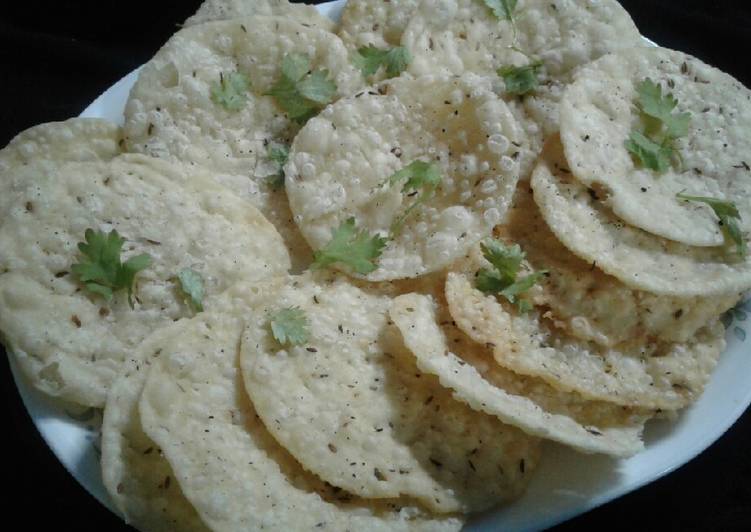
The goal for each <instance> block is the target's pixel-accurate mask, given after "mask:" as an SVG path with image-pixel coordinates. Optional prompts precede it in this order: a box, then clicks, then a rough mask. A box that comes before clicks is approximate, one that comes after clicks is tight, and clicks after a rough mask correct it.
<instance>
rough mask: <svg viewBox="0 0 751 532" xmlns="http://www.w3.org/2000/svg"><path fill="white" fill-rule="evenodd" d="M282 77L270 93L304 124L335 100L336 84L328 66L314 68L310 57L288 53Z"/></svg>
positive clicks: (290, 114) (279, 104)
mask: <svg viewBox="0 0 751 532" xmlns="http://www.w3.org/2000/svg"><path fill="white" fill-rule="evenodd" d="M281 70H282V72H281V76H280V77H279V79H278V80H277V82H276V83H275V84H274V86H273V87H271V90H269V92H268V93H266V94H267V95H268V96H273V98H274V101H276V103H277V105H278V106H279V107H281V108H282V109H283V110H284V112H286V113H287V116H289V118H290V119H292V120H294V121H295V122H298V123H301V124H304V123H305V122H307V121H308V119H310V118H312V117H313V116H315V115H316V114H317V113H318V112H319V111H320V110H321V109H322V108H323V107H324V106H325V105H326V104H328V103H330V102H331V101H332V100H333V99H334V95H335V94H336V83H334V82H333V81H332V80H330V79H329V72H328V70H325V69H318V70H311V59H310V57H308V56H307V55H304V54H297V53H293V54H287V55H285V56H284V58H283V59H282V68H281Z"/></svg>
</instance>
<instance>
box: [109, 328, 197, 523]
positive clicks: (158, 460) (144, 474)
mask: <svg viewBox="0 0 751 532" xmlns="http://www.w3.org/2000/svg"><path fill="white" fill-rule="evenodd" d="M181 326H182V324H180V325H178V326H176V327H177V328H178V329H179V328H180V327H181ZM172 334H174V332H173V331H172V330H171V328H169V327H168V328H166V329H163V330H161V331H158V332H157V333H155V335H153V336H152V337H150V339H148V340H147V341H146V342H145V343H144V344H142V345H141V346H140V347H139V349H138V355H143V356H145V357H146V358H144V359H138V358H129V359H128V360H127V361H126V362H125V364H124V368H123V372H122V374H121V375H120V377H118V379H117V380H116V381H115V382H114V384H113V385H112V388H111V389H110V391H109V393H108V394H107V403H106V405H105V407H104V419H103V421H102V480H103V481H104V486H105V487H106V488H107V492H108V493H109V495H110V497H111V498H112V500H113V501H114V502H115V505H116V506H117V508H118V509H119V510H120V512H122V514H123V515H124V516H125V520H126V522H127V523H129V524H130V525H132V526H134V527H136V528H137V529H139V530H143V531H150V532H162V531H163V532H171V531H186V532H204V531H208V530H209V529H208V528H207V527H206V525H204V524H203V522H202V521H201V519H200V517H198V514H197V513H196V511H195V509H194V508H193V506H191V504H190V502H188V500H187V499H186V498H185V495H183V492H182V490H181V489H180V485H179V484H178V483H177V481H176V480H175V478H174V477H175V475H174V473H173V472H172V468H170V465H169V462H167V460H166V459H165V458H164V456H162V451H161V449H159V447H157V445H156V444H155V443H154V441H153V440H151V439H150V438H149V437H148V436H147V435H146V434H145V433H144V432H143V429H142V428H141V417H140V415H139V414H138V400H139V399H140V397H141V391H142V390H143V386H144V384H145V382H146V374H147V372H148V370H149V368H150V367H151V358H152V357H154V356H158V350H159V346H160V344H161V342H162V340H163V338H164V337H165V336H166V335H172Z"/></svg>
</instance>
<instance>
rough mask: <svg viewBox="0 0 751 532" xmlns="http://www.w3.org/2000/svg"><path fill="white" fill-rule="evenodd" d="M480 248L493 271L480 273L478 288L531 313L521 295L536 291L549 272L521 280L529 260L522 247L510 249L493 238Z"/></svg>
mask: <svg viewBox="0 0 751 532" xmlns="http://www.w3.org/2000/svg"><path fill="white" fill-rule="evenodd" d="M480 249H482V254H483V256H484V257H485V259H486V260H487V261H488V262H490V264H491V265H492V266H493V269H492V270H489V269H487V268H483V269H481V270H480V271H478V272H477V277H476V279H475V287H476V288H477V289H478V290H480V291H481V292H484V293H486V294H498V295H500V296H503V297H505V298H506V299H507V300H508V302H509V303H513V304H515V305H516V307H517V308H518V309H519V311H520V312H526V311H528V310H530V309H531V305H530V303H529V302H528V301H527V300H525V299H522V298H520V296H521V295H522V294H524V293H525V292H526V291H527V290H529V289H530V288H532V287H533V286H534V285H535V284H536V283H537V281H539V280H540V278H541V277H542V276H543V275H545V274H546V273H547V272H546V271H545V270H542V271H537V272H534V273H531V274H529V275H527V276H525V277H522V278H521V279H519V278H518V276H519V270H520V268H521V264H522V261H523V260H524V257H525V253H524V252H523V251H522V249H521V247H519V244H513V245H511V246H506V245H505V244H504V243H503V242H501V241H499V240H495V239H493V238H489V239H486V240H485V241H484V242H482V243H481V244H480Z"/></svg>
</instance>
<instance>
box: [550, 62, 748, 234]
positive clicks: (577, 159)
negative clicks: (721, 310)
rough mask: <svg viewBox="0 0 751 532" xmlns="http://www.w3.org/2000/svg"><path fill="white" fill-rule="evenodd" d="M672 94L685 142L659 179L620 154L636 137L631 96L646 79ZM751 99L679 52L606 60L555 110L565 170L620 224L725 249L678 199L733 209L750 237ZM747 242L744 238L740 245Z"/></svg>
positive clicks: (707, 221)
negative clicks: (684, 121) (685, 117)
mask: <svg viewBox="0 0 751 532" xmlns="http://www.w3.org/2000/svg"><path fill="white" fill-rule="evenodd" d="M645 79H650V80H651V81H652V82H654V83H657V84H659V85H660V86H661V87H662V93H663V95H664V94H666V93H671V94H672V95H673V97H674V98H676V99H677V101H678V104H677V106H676V108H675V110H673V111H672V113H673V114H674V115H675V114H678V113H689V114H690V123H689V126H688V134H687V135H686V136H683V137H680V138H678V139H677V140H676V141H675V142H674V145H675V148H676V151H677V154H678V155H677V158H678V159H680V163H674V164H673V165H672V166H671V167H670V168H669V169H668V170H667V171H665V172H664V173H660V174H658V173H656V172H655V171H653V170H650V169H649V168H645V167H643V166H642V165H641V164H639V163H637V162H636V161H635V160H634V157H633V156H632V154H631V153H630V152H629V151H628V150H627V149H626V141H627V139H628V138H629V135H630V134H631V132H632V131H635V130H637V131H641V130H642V129H644V127H645V126H644V124H642V123H641V119H640V111H639V108H638V107H637V106H636V105H635V101H636V98H637V89H638V87H639V85H640V84H641V83H642V82H643V81H644V80H645ZM749 136H751V91H749V90H748V89H747V88H745V87H744V86H743V85H741V84H740V83H739V82H738V81H736V80H735V79H733V78H732V77H730V76H729V75H727V74H725V73H723V72H721V71H719V70H718V69H716V68H714V67H711V66H709V65H706V64H704V63H702V62H701V61H700V60H698V59H696V58H695V57H691V56H690V55H687V54H684V53H682V52H676V51H673V50H667V49H665V48H634V49H630V50H624V51H621V52H619V53H617V54H613V55H610V56H607V57H603V58H602V59H600V60H599V61H597V62H595V63H593V64H591V65H588V66H586V67H584V68H583V69H582V70H581V71H580V72H579V73H578V74H577V76H576V82H575V83H574V84H573V85H571V86H570V87H569V88H568V89H567V91H566V95H565V97H564V100H563V103H562V106H561V138H562V140H563V146H564V149H565V152H566V158H567V160H568V161H569V164H570V168H571V171H572V172H573V173H574V175H575V176H576V178H577V179H578V180H580V181H581V182H582V183H584V184H585V185H587V186H592V185H598V186H599V187H600V189H601V191H602V194H603V198H602V199H603V201H604V202H605V203H606V205H607V206H608V207H610V208H612V210H613V212H614V213H615V215H616V216H619V217H620V218H622V219H623V220H624V221H625V222H627V223H629V224H631V225H633V226H636V227H640V228H642V229H644V230H645V231H647V232H649V233H652V234H655V235H658V236H662V237H664V238H668V239H671V240H675V241H677V242H682V243H685V244H690V245H693V246H718V245H722V244H723V242H724V237H723V233H722V230H721V227H720V226H719V225H718V219H717V216H716V215H715V214H714V212H713V211H712V209H711V208H710V207H709V206H708V205H705V204H702V203H695V202H686V201H683V200H680V199H678V198H677V197H676V195H677V194H679V193H685V194H688V195H692V196H709V197H712V198H716V199H720V200H727V201H732V202H734V203H735V204H736V206H737V207H738V210H739V212H740V214H741V220H740V221H739V226H740V228H741V230H742V231H744V232H748V231H749V230H751V166H749V165H751V143H749V141H748V139H749ZM744 238H746V239H748V234H746V235H745V236H744Z"/></svg>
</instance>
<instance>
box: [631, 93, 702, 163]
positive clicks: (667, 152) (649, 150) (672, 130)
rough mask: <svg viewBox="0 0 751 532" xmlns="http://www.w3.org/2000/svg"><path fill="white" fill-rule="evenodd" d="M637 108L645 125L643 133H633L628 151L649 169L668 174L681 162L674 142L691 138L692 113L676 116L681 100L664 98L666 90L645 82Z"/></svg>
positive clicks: (668, 96) (639, 95) (638, 98)
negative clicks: (674, 112)
mask: <svg viewBox="0 0 751 532" xmlns="http://www.w3.org/2000/svg"><path fill="white" fill-rule="evenodd" d="M637 93H638V96H637V99H636V106H637V107H638V108H639V111H640V112H641V115H642V120H643V122H644V125H645V127H644V130H643V131H632V132H631V134H630V135H629V138H628V140H627V141H626V149H627V150H628V151H629V152H631V154H632V155H633V156H634V158H635V159H636V160H637V161H638V162H639V163H640V164H641V165H642V166H644V167H645V168H649V169H650V170H654V171H656V172H658V173H663V172H665V171H666V170H667V169H668V168H669V167H670V165H671V164H672V163H673V162H674V161H675V160H676V159H678V161H680V158H679V154H678V152H677V151H676V149H675V145H674V142H675V140H676V139H678V138H680V137H684V136H686V135H687V134H688V125H689V122H690V121H691V115H690V113H678V114H673V111H674V110H675V108H676V106H677V105H678V100H676V99H675V97H674V96H673V95H672V94H662V87H660V85H658V84H656V83H654V82H653V81H652V80H650V79H645V80H644V81H642V82H641V83H640V84H639V86H638V87H637Z"/></svg>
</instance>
